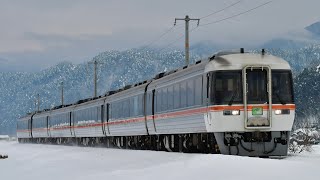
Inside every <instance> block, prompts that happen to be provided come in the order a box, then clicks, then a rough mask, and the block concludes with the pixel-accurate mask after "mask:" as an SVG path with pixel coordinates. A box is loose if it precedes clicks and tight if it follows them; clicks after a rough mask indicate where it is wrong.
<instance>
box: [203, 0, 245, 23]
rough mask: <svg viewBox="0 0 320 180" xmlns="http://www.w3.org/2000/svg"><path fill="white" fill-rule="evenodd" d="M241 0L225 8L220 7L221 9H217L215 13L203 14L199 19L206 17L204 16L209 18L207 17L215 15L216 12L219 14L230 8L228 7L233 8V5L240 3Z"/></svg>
mask: <svg viewBox="0 0 320 180" xmlns="http://www.w3.org/2000/svg"><path fill="white" fill-rule="evenodd" d="M241 1H242V0H240V1H237V2H235V3H233V4H230V5H229V6H227V7H225V8H223V9H220V10H218V11H215V12H213V13H210V14H208V15H206V16H203V17H201V18H199V19H204V18H207V17H209V16H212V15H214V14H218V13H219V12H222V11H224V10H226V9H228V8H231V7H233V6H235V5H237V4H239V3H240V2H241Z"/></svg>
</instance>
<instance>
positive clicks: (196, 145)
mask: <svg viewBox="0 0 320 180" xmlns="http://www.w3.org/2000/svg"><path fill="white" fill-rule="evenodd" d="M289 136H290V132H289V131H274V132H271V131H268V132H260V131H256V132H221V133H193V134H166V135H142V136H107V137H59V138H19V142H20V143H38V144H61V145H78V146H88V147H95V146H98V147H108V148H119V149H137V150H155V151H168V152H185V153H212V154H218V153H221V154H229V155H241V156H258V157H269V156H286V155H287V150H288V142H289Z"/></svg>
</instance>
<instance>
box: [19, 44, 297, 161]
mask: <svg viewBox="0 0 320 180" xmlns="http://www.w3.org/2000/svg"><path fill="white" fill-rule="evenodd" d="M294 116H295V104H294V95H293V80H292V72H291V68H290V65H289V64H288V62H287V61H285V60H284V59H281V58H279V57H276V56H273V55H269V54H266V53H265V50H264V49H263V50H262V51H261V52H260V53H249V52H244V49H243V48H241V49H240V50H237V51H222V52H218V53H215V54H214V55H212V56H210V57H208V58H205V59H202V60H199V61H197V62H195V63H194V64H191V65H188V66H184V67H182V68H180V69H176V70H172V71H168V72H162V73H159V74H157V75H156V76H155V77H154V78H153V79H150V80H146V81H143V82H141V83H137V84H134V85H127V86H125V87H123V88H121V89H118V90H114V91H109V92H107V93H106V94H104V95H102V96H99V97H95V98H88V99H83V100H79V101H78V102H76V103H74V104H69V105H60V106H57V107H54V108H52V109H44V110H42V111H37V112H34V113H29V114H27V115H26V116H24V117H22V118H20V119H19V120H18V121H17V137H18V140H19V142H20V143H28V142H33V143H53V144H77V145H81V146H106V147H116V148H121V149H142V150H157V151H169V152H196V153H220V154H226V155H239V156H253V157H270V156H287V152H288V142H289V138H290V131H291V129H292V126H293V122H294Z"/></svg>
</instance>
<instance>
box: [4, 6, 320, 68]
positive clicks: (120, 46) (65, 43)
mask: <svg viewBox="0 0 320 180" xmlns="http://www.w3.org/2000/svg"><path fill="white" fill-rule="evenodd" d="M237 1H238V0H224V1H220V0H201V1H200V0H199V1H194V0H176V1H172V0H161V1H154V0H134V1H133V0H90V1H87V0H77V1H74V0H55V1H52V0H50V1H49V0H28V1H23V0H0V25H1V26H0V27H1V28H0V65H1V66H3V67H8V68H9V69H10V67H13V66H14V67H15V68H12V69H15V70H20V71H21V70H26V71H30V70H40V69H43V68H45V67H48V66H50V65H53V64H56V63H57V62H59V61H63V60H67V61H72V62H74V63H79V62H83V61H85V60H89V59H90V58H92V57H93V56H94V55H96V54H97V53H99V52H102V51H105V50H124V49H128V48H133V47H140V46H143V45H145V44H146V43H148V42H150V41H152V40H153V39H154V38H156V37H157V36H159V35H160V34H161V33H163V32H164V31H166V30H167V29H169V28H170V27H172V25H173V22H174V18H175V17H179V18H182V17H184V16H185V15H186V14H188V15H189V16H190V17H191V18H199V17H203V16H205V15H207V14H210V13H212V12H214V11H217V10H220V9H222V8H224V7H226V6H229V5H230V4H233V3H235V2H237ZM267 1H268V0H242V1H241V2H240V3H239V4H237V5H235V6H234V7H232V8H229V9H227V10H225V11H223V12H221V13H218V14H215V15H212V16H210V17H208V18H205V19H202V20H201V22H200V24H205V23H208V22H212V21H216V20H219V19H222V18H225V17H228V16H232V15H234V14H237V13H240V12H243V11H246V10H248V9H251V8H253V7H255V6H258V5H260V4H263V3H265V2H267ZM319 7H320V1H319V0H304V1H302V0H273V1H272V3H270V4H268V5H266V6H264V7H262V8H259V9H257V10H254V11H252V12H250V13H247V14H244V15H241V16H238V17H236V18H233V19H231V20H227V21H224V22H221V23H217V24H212V25H210V26H205V27H200V28H198V29H197V30H195V31H194V32H192V33H191V34H190V40H191V43H190V44H191V45H192V44H193V43H196V42H201V41H213V42H216V43H224V44H233V45H234V44H239V45H244V46H246V45H254V44H257V43H261V42H263V41H266V40H268V39H271V38H274V37H278V36H281V35H282V34H285V33H287V32H290V31H295V30H300V29H303V28H304V27H305V26H308V25H310V24H312V23H314V22H316V21H319V17H320V14H319ZM178 24H181V25H183V22H182V21H179V22H178ZM191 24H192V26H195V25H196V23H195V22H192V23H191ZM183 33H184V29H183V26H180V27H176V28H175V30H174V31H172V32H171V33H169V34H168V36H165V37H164V38H162V39H161V40H160V41H158V42H156V43H155V44H154V45H155V46H163V45H167V44H168V43H170V42H171V41H172V40H174V39H176V38H177V37H179V36H181V35H183ZM176 46H177V47H182V46H183V39H182V40H181V41H180V42H178V43H176ZM22 64H23V65H22ZM3 69H4V68H0V70H3ZM10 70H11V69H10Z"/></svg>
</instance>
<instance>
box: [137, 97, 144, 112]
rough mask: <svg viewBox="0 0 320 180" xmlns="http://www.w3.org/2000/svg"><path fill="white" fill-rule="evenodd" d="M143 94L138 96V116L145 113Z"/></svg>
mask: <svg viewBox="0 0 320 180" xmlns="http://www.w3.org/2000/svg"><path fill="white" fill-rule="evenodd" d="M143 96H144V95H143V94H140V95H139V96H138V103H137V106H138V114H137V115H138V116H140V115H143V107H144V101H143Z"/></svg>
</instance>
